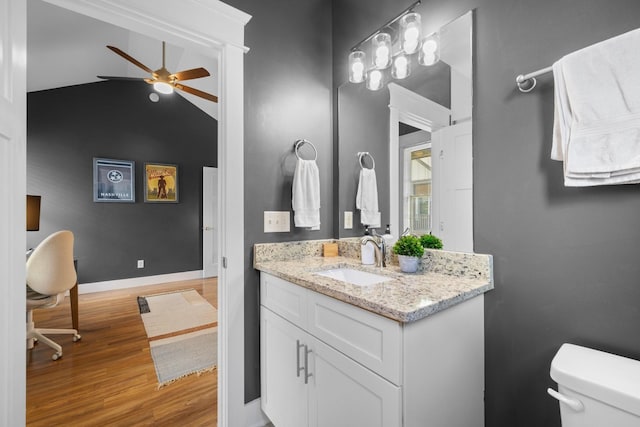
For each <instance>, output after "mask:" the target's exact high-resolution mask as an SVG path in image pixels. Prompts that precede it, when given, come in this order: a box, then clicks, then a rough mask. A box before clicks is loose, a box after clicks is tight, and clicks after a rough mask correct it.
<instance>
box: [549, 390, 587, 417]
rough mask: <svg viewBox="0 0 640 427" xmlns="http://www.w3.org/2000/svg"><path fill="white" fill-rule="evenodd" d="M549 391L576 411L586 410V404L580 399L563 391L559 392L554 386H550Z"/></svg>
mask: <svg viewBox="0 0 640 427" xmlns="http://www.w3.org/2000/svg"><path fill="white" fill-rule="evenodd" d="M547 393H549V394H550V395H551V396H553V397H555V398H556V399H558V400H559V401H560V402H562V403H564V404H565V405H567V406H568V407H569V408H571V409H573V410H574V411H576V412H582V411H584V405H583V404H582V402H581V401H579V400H578V399H573V398H571V397H567V396H565V395H564V394H562V393H558V392H557V391H555V390H554V389H552V388H548V389H547Z"/></svg>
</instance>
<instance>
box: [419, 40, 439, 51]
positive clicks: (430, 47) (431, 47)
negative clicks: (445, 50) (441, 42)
mask: <svg viewBox="0 0 640 427" xmlns="http://www.w3.org/2000/svg"><path fill="white" fill-rule="evenodd" d="M437 48H438V43H436V41H435V40H433V39H429V40H426V41H425V42H424V44H423V45H422V51H423V52H424V53H433V52H435V51H436V49H437Z"/></svg>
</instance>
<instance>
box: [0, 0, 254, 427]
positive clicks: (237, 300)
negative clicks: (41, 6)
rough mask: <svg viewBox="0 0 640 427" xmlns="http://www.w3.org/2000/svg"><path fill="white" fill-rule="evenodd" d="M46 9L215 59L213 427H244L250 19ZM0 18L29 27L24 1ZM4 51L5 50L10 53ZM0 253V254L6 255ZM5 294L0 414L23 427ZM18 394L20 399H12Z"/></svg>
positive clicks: (18, 358) (182, 12)
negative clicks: (247, 32) (247, 43)
mask: <svg viewBox="0 0 640 427" xmlns="http://www.w3.org/2000/svg"><path fill="white" fill-rule="evenodd" d="M44 1H46V2H47V3H51V4H54V5H56V6H60V7H63V8H65V9H69V10H71V11H74V12H77V13H81V14H83V15H87V16H90V17H92V18H95V19H99V20H101V21H104V22H108V23H111V24H113V25H117V26H119V27H123V28H125V29H128V30H132V31H136V32H138V33H141V34H144V35H147V36H149V37H153V38H156V39H160V40H165V41H168V42H170V43H172V44H175V45H178V46H182V47H185V48H188V49H192V50H197V51H199V52H201V53H204V54H207V55H212V56H217V57H218V59H219V61H218V63H219V65H218V73H219V77H220V78H219V83H218V85H219V87H218V94H219V98H220V105H219V113H220V114H219V118H218V124H219V125H218V141H219V144H218V164H219V166H220V169H219V182H218V193H219V196H220V202H221V203H220V206H221V209H220V211H219V217H218V224H217V227H218V230H220V235H219V236H220V239H219V240H220V251H219V257H220V259H221V260H222V262H221V263H220V265H222V266H223V268H222V269H221V271H220V275H219V277H218V285H219V292H218V306H219V312H218V313H219V314H218V316H219V331H220V334H219V337H218V349H219V352H218V354H219V365H220V366H219V369H218V425H220V426H230V427H235V426H242V427H244V425H245V413H244V412H245V410H244V406H245V405H244V240H243V239H239V238H237V236H238V235H240V236H243V235H244V197H243V196H242V194H241V195H240V197H238V194H237V191H238V190H237V189H238V188H240V189H241V190H240V191H242V192H243V191H244V168H243V165H244V159H243V155H244V154H243V150H244V147H243V146H244V133H243V129H244V125H243V123H244V109H243V108H244V53H245V52H246V51H247V50H248V49H247V48H246V47H245V46H244V26H245V25H246V23H247V22H248V21H249V19H251V16H250V15H247V14H246V13H244V12H241V11H239V10H237V9H235V8H233V7H231V6H229V5H227V4H225V3H222V2H220V1H218V0H183V1H181V2H180V7H176V3H175V1H173V0H154V1H153V2H151V1H148V0H84V1H77V0H44ZM0 11H1V12H2V13H3V14H5V16H6V15H7V14H8V15H9V16H11V15H12V14H13V15H14V16H13V18H12V19H13V22H16V24H15V26H8V27H7V28H9V30H10V31H14V28H15V31H24V26H22V29H21V25H20V23H26V7H25V6H24V3H23V1H22V0H0ZM9 36H11V34H9ZM9 38H11V37H9ZM0 42H2V38H0ZM2 47H3V46H0V48H2ZM4 47H5V49H8V48H9V47H11V46H10V45H7V46H4ZM17 48H18V50H15V51H13V52H12V53H13V55H9V54H8V53H9V52H5V57H4V58H5V60H4V63H2V62H0V65H2V66H3V67H5V68H6V69H7V70H9V71H10V70H11V66H12V63H13V62H18V63H19V65H18V72H20V68H22V72H24V66H25V64H26V45H25V46H17ZM9 89H10V92H11V90H14V91H16V92H17V93H16V94H15V95H14V96H16V97H17V98H18V99H22V98H24V99H26V96H25V95H26V94H25V90H26V89H25V87H24V86H22V85H16V86H15V87H10V88H9ZM21 97H22V98H21ZM18 119H19V120H18V123H16V126H17V127H18V128H20V127H21V128H22V129H25V130H26V107H25V111H24V112H23V113H21V114H20V115H19V117H18ZM18 142H19V144H17V147H18V151H19V152H18V155H17V156H14V157H13V158H14V159H17V160H23V161H17V162H13V163H11V164H9V165H8V167H7V171H6V172H7V173H9V174H10V175H7V176H14V177H16V178H14V179H13V180H8V182H9V183H15V185H11V186H10V187H11V188H10V189H7V192H8V193H9V194H8V197H7V198H6V199H5V200H13V201H16V203H17V205H14V204H11V203H9V204H5V205H4V206H3V212H6V213H7V216H6V217H5V218H7V221H8V223H7V224H8V225H7V230H12V231H13V232H12V233H10V234H7V236H8V237H9V238H10V239H9V240H8V241H6V244H5V246H9V245H12V246H13V245H15V246H18V248H17V249H16V248H14V249H13V250H12V251H11V252H10V255H11V256H8V257H7V258H6V259H3V260H2V261H0V262H2V264H1V265H0V267H3V270H5V271H9V273H10V274H9V278H13V279H15V278H20V277H22V278H24V259H18V258H17V256H16V255H17V254H19V253H20V252H21V251H22V250H23V249H24V245H25V241H26V235H25V233H26V232H25V231H23V230H24V209H25V207H24V203H23V202H24V196H25V193H26V184H25V183H26V159H24V158H20V155H19V154H20V152H22V153H23V154H24V152H25V151H24V150H25V147H26V145H25V141H18ZM231 166H233V167H231ZM11 174H12V175H11ZM3 176H5V175H3ZM6 187H9V186H6ZM18 201H22V202H20V203H22V204H21V205H20V203H18ZM18 205H20V206H21V207H18ZM17 230H21V231H22V234H21V235H22V237H20V236H15V234H16V233H17ZM228 230H233V233H227V231H228ZM231 234H233V235H231ZM0 250H2V251H3V252H2V253H4V248H0ZM17 266H19V267H17ZM16 270H17V272H16ZM11 272H13V274H11ZM23 282H24V281H23ZM5 289H7V291H6V292H7V295H6V296H5V295H2V296H1V297H2V299H3V300H4V302H5V304H3V305H2V307H3V308H4V307H5V306H6V303H14V302H15V304H14V307H15V309H12V310H8V311H6V312H4V313H3V315H2V316H1V317H2V320H6V321H3V322H2V326H1V327H0V342H4V343H20V342H21V345H18V346H12V345H10V346H8V347H9V348H10V349H11V350H10V351H9V350H5V351H3V352H0V357H1V358H0V379H2V380H5V379H8V380H9V381H7V382H5V383H4V385H3V386H2V389H5V388H7V387H8V390H5V391H8V393H2V396H1V397H0V412H4V413H5V414H6V415H4V416H3V417H4V418H2V417H0V419H3V420H4V421H6V425H22V424H24V420H25V415H24V413H25V408H26V407H25V396H24V394H25V390H26V376H25V368H24V366H25V359H24V354H25V353H24V347H23V345H24V334H25V330H24V308H23V307H24V300H25V294H24V288H23V287H21V286H19V285H18V283H13V282H11V283H6V287H5ZM20 301H22V302H20ZM18 303H19V304H18ZM5 313H6V314H5ZM4 317H7V318H6V319H4ZM16 325H20V328H17V327H15V326H16ZM5 357H6V359H5ZM3 382H4V381H3ZM16 393H21V394H22V396H17V397H16V395H15V394H16Z"/></svg>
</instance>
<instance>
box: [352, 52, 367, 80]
mask: <svg viewBox="0 0 640 427" xmlns="http://www.w3.org/2000/svg"><path fill="white" fill-rule="evenodd" d="M365 58H366V55H365V53H364V52H363V51H361V50H356V51H354V52H351V53H350V54H349V81H350V82H351V83H362V82H363V81H364V76H365V72H364V71H365Z"/></svg>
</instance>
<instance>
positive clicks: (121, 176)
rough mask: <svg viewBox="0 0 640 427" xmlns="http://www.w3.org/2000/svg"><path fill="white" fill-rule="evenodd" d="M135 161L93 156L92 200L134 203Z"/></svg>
mask: <svg viewBox="0 0 640 427" xmlns="http://www.w3.org/2000/svg"><path fill="white" fill-rule="evenodd" d="M135 172H136V163H135V162H134V161H131V160H114V159H101V158H98V157H94V158H93V201H94V202H120V203H135V201H136V184H135V182H136V180H135Z"/></svg>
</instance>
